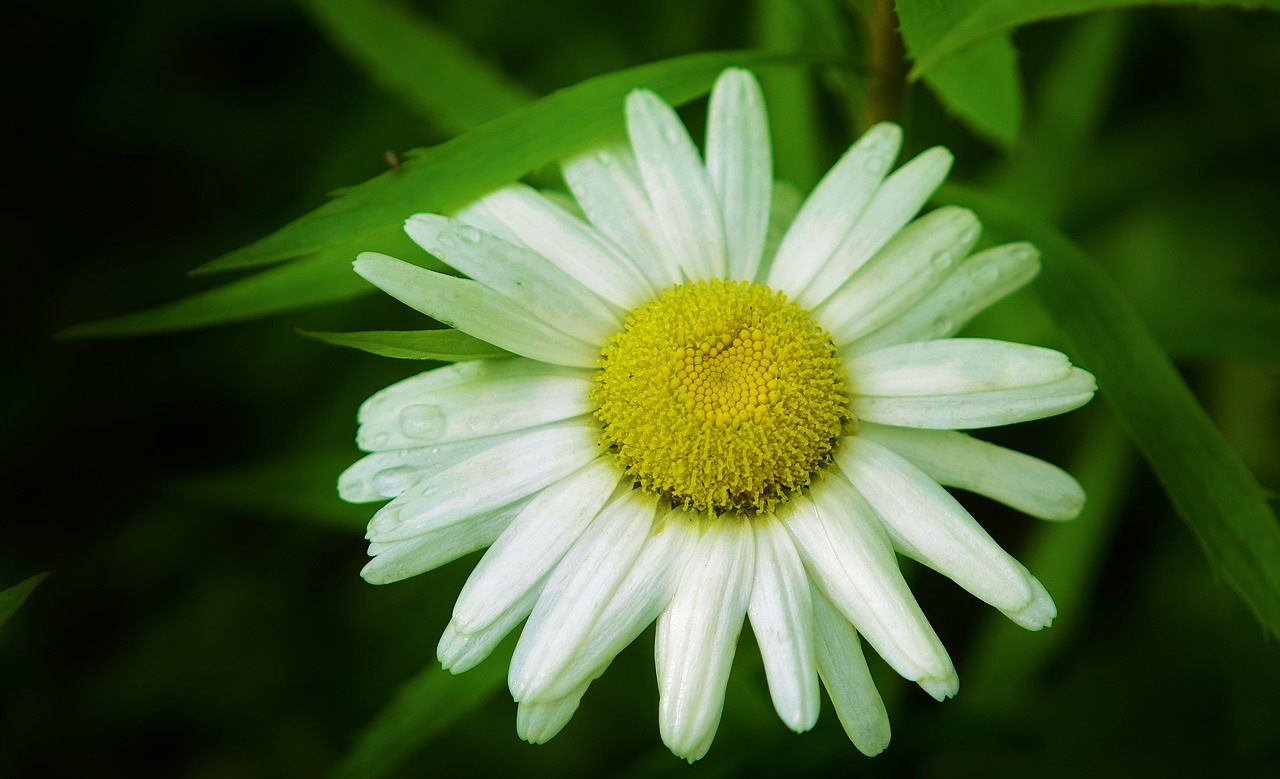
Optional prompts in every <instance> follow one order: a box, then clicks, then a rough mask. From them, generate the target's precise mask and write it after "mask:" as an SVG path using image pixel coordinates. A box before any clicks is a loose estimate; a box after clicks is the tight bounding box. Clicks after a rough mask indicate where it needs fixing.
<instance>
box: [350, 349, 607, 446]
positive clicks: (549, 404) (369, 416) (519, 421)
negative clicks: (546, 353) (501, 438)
mask: <svg viewBox="0 0 1280 779" xmlns="http://www.w3.org/2000/svg"><path fill="white" fill-rule="evenodd" d="M590 391H591V374H590V373H589V372H587V371H580V370H576V369H565V368H561V367H559V366H552V365H548V364H546V363H539V362H534V361H532V360H524V359H520V358H516V359H511V360H505V359H504V360H474V361H471V362H465V363H455V364H454V365H450V366H447V367H444V368H438V369H436V370H434V371H430V372H428V373H424V374H421V375H419V376H414V377H413V378H411V379H406V380H405V381H402V382H399V383H397V384H392V385H391V386H390V387H387V388H386V389H384V390H382V391H381V392H378V393H376V394H375V395H374V396H373V397H371V398H369V399H368V400H367V401H365V402H364V404H363V405H362V406H361V407H360V415H359V418H360V430H359V433H357V435H356V444H357V445H358V446H360V447H361V448H362V449H370V450H378V449H382V450H387V449H401V448H406V447H421V446H426V445H429V444H441V443H451V442H454V441H465V440H469V439H473V438H483V437H485V436H492V435H500V434H503V433H509V432H512V431H516V430H522V429H525V428H530V427H537V426H539V425H544V424H547V423H549V422H559V421H561V420H564V419H570V418H573V417H576V416H581V415H583V414H589V413H591V411H592V404H591V400H590V398H589V397H588V396H589V394H590Z"/></svg>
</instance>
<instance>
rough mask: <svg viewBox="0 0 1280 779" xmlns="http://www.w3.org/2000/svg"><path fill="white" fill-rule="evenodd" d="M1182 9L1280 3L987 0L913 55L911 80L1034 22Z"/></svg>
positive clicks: (1277, 6)
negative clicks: (1095, 13) (1159, 8)
mask: <svg viewBox="0 0 1280 779" xmlns="http://www.w3.org/2000/svg"><path fill="white" fill-rule="evenodd" d="M899 5H901V4H899ZM1178 5H1194V6H1198V7H1201V8H1211V7H1216V8H1242V9H1246V10H1255V9H1258V10H1267V11H1280V0H1036V2H1028V1H1027V0H986V2H982V3H975V4H974V5H973V7H972V10H970V11H969V13H967V14H965V15H963V16H962V17H961V18H959V19H958V20H957V21H956V23H955V24H954V25H953V26H952V27H951V29H950V30H949V31H947V32H946V33H945V34H944V35H942V36H940V37H939V38H938V39H937V40H936V41H934V42H933V43H932V44H930V45H929V46H927V47H924V48H922V49H921V50H920V51H919V52H916V53H915V54H913V56H914V58H915V61H916V64H915V67H914V68H912V70H911V78H912V79H918V78H921V77H922V76H925V75H926V74H928V73H930V72H931V71H933V70H935V69H939V68H941V67H942V66H943V63H944V62H946V61H947V60H949V59H952V58H954V57H958V56H959V55H960V53H961V52H963V51H965V50H967V49H969V48H970V47H973V46H977V45H978V44H979V43H981V42H982V41H985V40H986V39H988V38H990V37H992V36H996V35H1004V34H1006V33H1008V32H1009V31H1010V30H1012V29H1014V28H1015V27H1020V26H1021V25H1024V24H1029V23H1031V22H1039V21H1044V20H1046V19H1057V18H1061V17H1064V16H1073V15H1075V14H1081V13H1087V12H1090V11H1108V10H1114V9H1117V8H1134V7H1142V6H1178Z"/></svg>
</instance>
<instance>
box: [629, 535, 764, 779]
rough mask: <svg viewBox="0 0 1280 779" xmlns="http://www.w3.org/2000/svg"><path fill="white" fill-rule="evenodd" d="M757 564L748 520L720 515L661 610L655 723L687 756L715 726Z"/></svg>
mask: <svg viewBox="0 0 1280 779" xmlns="http://www.w3.org/2000/svg"><path fill="white" fill-rule="evenodd" d="M754 569H755V542H754V539H753V538H752V534H751V526H750V524H749V520H746V519H741V518H737V517H732V516H729V515H725V516H722V517H719V518H718V519H717V520H716V521H714V522H710V523H709V524H708V526H707V531H706V534H705V535H704V536H703V537H702V540H701V541H700V542H699V544H698V547H697V549H695V550H694V553H693V557H692V558H691V559H690V560H689V564H688V565H686V566H685V569H684V573H683V575H682V576H681V579H680V585H679V587H678V588H677V589H676V594H675V597H673V598H672V599H671V604H670V605H669V606H667V610H666V611H664V612H662V616H660V617H659V618H658V635H657V640H656V641H655V644H654V656H655V660H656V664H657V667H658V695H659V702H658V725H659V729H660V730H661V732H662V740H663V742H664V743H666V745H667V746H668V747H669V748H670V749H671V751H672V752H674V753H675V754H676V755H677V756H678V757H683V758H685V759H686V760H688V761H690V762H693V761H694V760H697V759H698V758H700V757H702V756H703V755H704V754H706V751H707V749H708V748H709V747H710V746H711V739H712V738H714V737H715V732H716V729H717V728H718V727H719V726H720V715H721V713H722V712H723V711H724V692H725V684H726V683H727V682H728V681H729V668H730V666H731V665H732V664H733V656H734V652H735V651H736V649H737V644H738V634H739V633H741V632H742V621H743V618H744V617H746V614H747V603H748V600H749V599H750V597H751V586H752V577H753V572H754Z"/></svg>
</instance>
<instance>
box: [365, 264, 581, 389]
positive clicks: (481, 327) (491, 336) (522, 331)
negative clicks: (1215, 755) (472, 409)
mask: <svg viewBox="0 0 1280 779" xmlns="http://www.w3.org/2000/svg"><path fill="white" fill-rule="evenodd" d="M354 267H355V269H356V273H359V274H360V275H361V276H363V277H364V278H365V279H367V280H368V281H369V282H370V283H371V284H373V285H374V286H376V287H379V288H380V289H382V290H383V291H385V292H386V293H387V294H389V295H391V296H392V297H394V298H395V299H396V300H399V301H400V302H401V303H404V304H405V305H407V306H409V307H410V308H413V309H416V310H418V311H421V312H422V313H424V314H426V315H427V316H429V317H432V318H434V319H436V320H437V321H440V322H443V323H445V324H447V325H449V326H451V327H456V328H457V329H459V330H461V331H462V332H464V333H467V334H469V335H473V336H475V337H476V338H479V339H481V340H483V341H487V342H489V343H491V344H493V345H494V346H500V347H502V348H503V349H506V350H507V351H509V352H514V353H515V354H521V355H524V356H525V357H529V358H531V359H534V360H541V361H542V362H549V363H554V364H556V365H570V366H574V367H577V368H595V367H596V362H597V360H598V359H599V357H600V348H601V346H602V345H603V344H602V343H587V342H585V341H582V340H579V339H577V338H574V337H572V336H569V335H566V334H565V333H563V332H562V331H560V330H557V329H556V328H554V327H552V326H551V325H550V324H548V323H546V322H544V321H542V320H541V319H539V318H537V317H535V316H534V315H532V314H529V313H527V312H525V311H523V310H521V309H519V308H517V307H516V306H513V305H511V301H509V300H507V298H505V297H503V296H502V295H499V294H498V293H497V292H494V291H493V290H491V289H489V288H488V287H486V286H484V285H483V284H480V283H478V282H475V281H470V280H468V279H457V278H454V277H453V276H446V275H444V274H443V273H434V272H432V271H429V270H425V269H423V268H419V267H418V266H416V265H411V264H409V263H407V262H402V261H400V260H397V259H395V258H394V257H387V256H386V255H382V254H375V253H373V252H365V253H363V254H361V255H360V256H359V257H357V258H356V261H355V265H354Z"/></svg>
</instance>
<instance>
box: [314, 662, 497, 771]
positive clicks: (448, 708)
mask: <svg viewBox="0 0 1280 779" xmlns="http://www.w3.org/2000/svg"><path fill="white" fill-rule="evenodd" d="M514 645H515V641H514V639H509V640H507V641H505V642H503V643H502V644H501V645H499V647H498V648H497V649H496V650H494V654H493V655H492V656H490V657H489V658H488V659H487V660H485V661H484V662H482V663H481V664H480V665H478V666H476V667H475V668H473V669H471V670H470V671H467V673H465V674H463V675H462V676H453V675H452V674H450V673H449V672H447V671H445V670H444V669H442V668H441V667H440V666H439V664H438V663H436V662H434V661H432V663H431V664H430V665H428V666H427V667H426V668H425V669H423V670H422V671H421V672H420V673H419V674H418V675H417V676H414V677H413V678H412V679H410V680H409V681H407V682H406V683H405V684H404V686H403V687H402V688H400V691H399V692H398V693H396V696H395V697H394V698H392V699H391V701H390V702H389V703H388V704H387V705H386V707H384V708H383V709H382V711H380V712H378V715H377V716H376V717H374V719H373V721H372V722H370V723H369V725H368V726H367V727H366V728H365V729H364V730H362V731H361V732H360V735H359V737H358V738H357V739H356V743H355V746H354V747H352V748H351V750H350V751H349V752H348V753H347V754H346V756H345V757H343V758H342V760H341V761H340V762H339V763H338V765H337V766H336V767H335V768H334V769H333V771H332V772H330V773H329V779H377V777H381V776H387V775H388V774H389V773H390V772H392V771H394V770H395V769H396V768H398V767H400V766H401V765H402V764H403V763H404V762H405V761H406V760H408V759H409V758H410V757H411V756H412V755H413V754H414V753H415V752H417V751H418V750H419V749H421V748H422V746H423V745H424V744H427V743H428V742H430V741H431V739H433V738H435V737H436V736H438V735H440V733H442V732H443V731H445V730H446V729H448V728H449V727H450V726H451V725H453V724H455V723H457V722H458V721H460V720H461V719H463V718H464V717H466V716H467V715H469V714H471V713H472V712H473V711H474V710H475V709H476V708H477V707H479V706H480V705H481V704H483V703H484V702H485V701H486V700H488V699H489V698H490V697H492V696H493V695H495V694H497V692H498V691H499V690H500V689H502V684H503V682H505V681H506V679H507V666H506V663H507V660H508V658H509V657H510V655H511V649H512V647H514Z"/></svg>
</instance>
